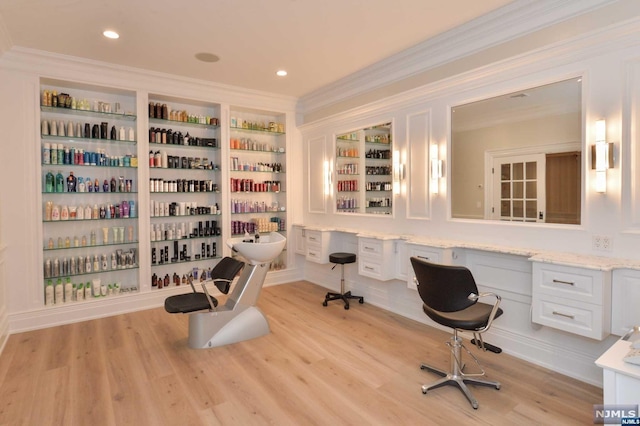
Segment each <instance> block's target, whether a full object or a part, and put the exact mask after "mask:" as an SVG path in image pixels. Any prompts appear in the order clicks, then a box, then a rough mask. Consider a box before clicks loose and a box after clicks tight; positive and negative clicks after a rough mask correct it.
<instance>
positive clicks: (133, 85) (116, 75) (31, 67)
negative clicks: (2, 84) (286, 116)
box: [0, 46, 297, 112]
mask: <svg viewBox="0 0 640 426" xmlns="http://www.w3.org/2000/svg"><path fill="white" fill-rule="evenodd" d="M0 67H1V68H4V69H12V70H15V71H19V72H25V73H32V74H35V75H37V76H39V77H45V78H52V79H58V80H67V81H75V82H78V83H83V84H90V85H97V86H109V87H113V88H119V89H123V90H134V91H148V92H151V93H156V94H162V95H167V96H177V97H180V98H190V99H193V100H200V101H204V102H212V103H229V104H232V105H234V106H238V107H247V108H258V109H266V110H273V109H274V108H279V109H282V110H285V111H288V112H289V111H294V110H295V106H296V102H297V98H294V97H292V96H284V95H278V94H274V93H268V92H263V91H259V90H253V89H247V88H243V87H238V86H231V85H225V84H221V83H215V82H211V81H205V80H199V79H195V78H189V77H182V76H177V75H172V74H167V73H161V72H157V71H150V70H145V69H140V68H135V67H127V66H123V65H117V64H111V63H108V62H101V61H95V60H91V59H85V58H79V57H76V56H69V55H61V54H57V53H51V52H46V51H41V50H36V49H30V48H24V47H19V46H14V47H12V48H10V49H9V50H8V51H6V52H5V53H4V55H2V57H0Z"/></svg>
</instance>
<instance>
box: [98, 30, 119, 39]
mask: <svg viewBox="0 0 640 426" xmlns="http://www.w3.org/2000/svg"><path fill="white" fill-rule="evenodd" d="M102 35H103V36H105V37H106V38H111V39H114V40H115V39H117V38H120V34H118V33H117V32H115V31H111V30H106V31H105V32H103V33H102Z"/></svg>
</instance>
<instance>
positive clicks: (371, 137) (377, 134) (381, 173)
mask: <svg viewBox="0 0 640 426" xmlns="http://www.w3.org/2000/svg"><path fill="white" fill-rule="evenodd" d="M335 146H336V163H335V172H336V179H335V182H336V188H335V193H336V194H337V196H336V211H337V212H338V213H359V214H380V215H392V213H393V182H392V152H393V150H392V146H393V141H392V132H391V123H384V124H379V125H376V126H371V127H366V128H362V129H358V130H355V131H353V132H348V133H343V134H339V135H337V136H336V144H335Z"/></svg>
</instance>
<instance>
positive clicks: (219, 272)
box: [211, 257, 244, 294]
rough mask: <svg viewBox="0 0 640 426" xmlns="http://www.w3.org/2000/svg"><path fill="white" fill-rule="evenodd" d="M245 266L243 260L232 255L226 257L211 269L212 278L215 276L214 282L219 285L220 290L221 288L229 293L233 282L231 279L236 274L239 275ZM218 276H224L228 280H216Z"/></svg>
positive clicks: (221, 290)
mask: <svg viewBox="0 0 640 426" xmlns="http://www.w3.org/2000/svg"><path fill="white" fill-rule="evenodd" d="M243 266H244V263H243V262H240V261H239V260H237V259H234V258H232V257H224V258H222V259H221V260H220V262H218V263H217V264H216V266H215V267H214V268H213V270H212V271H211V278H213V283H214V284H215V285H216V287H218V290H220V292H221V293H222V294H227V293H229V289H230V287H231V283H230V282H229V281H231V280H233V279H234V278H235V276H236V275H238V272H240V270H241V269H242V267H243ZM218 278H223V279H225V280H228V281H216V279H218Z"/></svg>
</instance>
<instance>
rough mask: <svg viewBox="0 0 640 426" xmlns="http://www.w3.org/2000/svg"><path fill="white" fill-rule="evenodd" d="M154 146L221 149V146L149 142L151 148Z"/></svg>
mask: <svg viewBox="0 0 640 426" xmlns="http://www.w3.org/2000/svg"><path fill="white" fill-rule="evenodd" d="M154 146H161V147H163V148H180V149H182V148H189V149H210V150H211V151H218V150H219V149H220V147H219V146H199V145H178V144H172V143H157V142H149V149H151V147H154Z"/></svg>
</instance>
